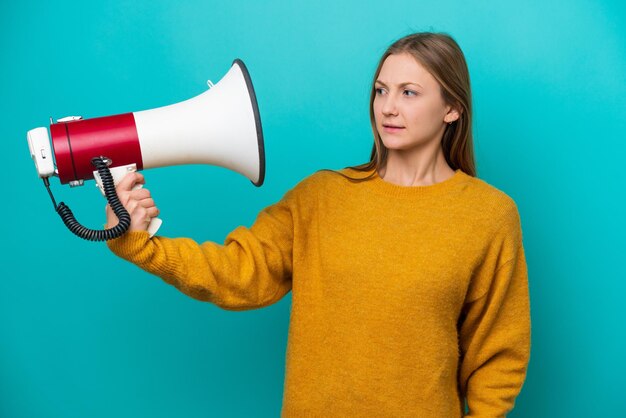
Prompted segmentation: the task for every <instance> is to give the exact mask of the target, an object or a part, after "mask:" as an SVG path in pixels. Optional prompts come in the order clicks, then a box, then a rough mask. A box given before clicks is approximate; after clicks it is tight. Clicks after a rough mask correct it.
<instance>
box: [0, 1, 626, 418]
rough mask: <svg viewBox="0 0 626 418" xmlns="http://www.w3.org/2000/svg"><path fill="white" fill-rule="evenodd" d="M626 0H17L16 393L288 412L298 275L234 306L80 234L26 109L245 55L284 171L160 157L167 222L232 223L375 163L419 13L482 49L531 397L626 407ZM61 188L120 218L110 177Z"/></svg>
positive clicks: (54, 112)
mask: <svg viewBox="0 0 626 418" xmlns="http://www.w3.org/2000/svg"><path fill="white" fill-rule="evenodd" d="M625 18H626V9H625V6H624V2H620V1H591V0H587V1H585V0H571V1H567V2H560V1H539V0H535V1H524V2H506V3H505V2H498V1H488V2H467V1H454V0H451V1H447V2H443V3H441V2H420V1H385V2H380V1H379V2H364V1H363V0H358V1H356V0H350V1H344V2H341V3H340V4H337V2H334V1H327V0H321V1H317V2H286V1H276V0H273V1H265V2H263V1H259V2H251V1H250V2H245V1H229V2H210V1H204V2H200V1H193V2H191V1H190V2H175V1H162V0H157V1H155V0H152V1H94V2H78V1H75V2H72V1H56V2H43V1H40V2H34V1H24V2H2V4H1V5H0V33H1V36H0V42H1V45H0V51H2V52H1V54H2V62H1V65H0V90H1V91H2V104H1V105H0V106H2V109H1V110H2V112H1V115H2V122H3V123H2V125H3V129H4V134H3V137H2V144H3V149H4V151H3V159H2V161H3V163H2V174H3V175H2V177H3V178H4V181H3V184H4V195H3V199H2V200H3V203H2V209H1V210H2V219H3V221H4V222H3V237H2V241H3V243H4V244H3V251H2V253H1V257H2V262H1V267H0V268H1V271H2V278H1V279H0V416H2V417H20V418H22V417H24V418H25V417H65V418H69V417H87V416H89V417H111V416H119V417H140V416H151V417H172V416H186V417H207V416H216V417H250V416H255V417H275V416H278V414H279V411H280V406H281V400H282V387H283V377H284V356H285V348H286V341H287V327H288V321H289V308H290V301H291V295H288V296H286V297H285V298H284V299H282V300H281V301H280V302H279V303H277V304H275V305H272V306H270V307H267V308H265V309H261V310H253V311H245V312H230V311H224V310H221V309H219V308H217V307H216V306H214V305H211V304H206V303H201V302H198V301H195V300H193V299H190V298H188V297H186V296H184V295H183V294H181V293H179V292H178V291H176V290H175V289H174V288H172V287H170V286H168V285H166V284H165V283H163V282H162V281H161V280H160V279H158V278H156V277H154V276H150V275H148V274H146V273H144V272H142V271H141V270H139V269H138V268H136V267H135V266H133V265H131V264H129V263H126V262H124V261H122V260H121V259H118V258H116V257H115V256H114V255H112V254H111V253H110V252H109V251H108V250H107V249H106V247H105V245H104V244H101V243H91V242H86V241H82V240H80V239H78V238H75V237H74V236H73V235H71V234H70V233H69V232H68V231H67V230H66V229H65V227H64V226H63V224H62V223H61V221H60V219H59V218H58V217H57V215H56V214H55V213H54V212H53V210H52V206H51V203H50V200H49V197H48V195H47V193H46V191H45V189H44V187H43V186H42V184H41V181H40V180H39V179H38V178H37V176H36V172H35V170H34V166H33V163H32V161H31V160H30V156H29V152H28V147H27V143H26V139H25V136H26V131H27V130H29V129H32V128H34V127H37V126H47V123H48V118H49V116H53V117H54V118H55V119H56V118H60V117H63V116H67V115H76V114H78V115H83V116H84V117H97V116H104V115H110V114H118V113H124V112H128V111H138V110H144V109H150V108H154V107H159V106H163V105H166V104H171V103H176V102H179V101H182V100H185V99H187V98H190V97H193V96H195V95H197V94H199V93H201V92H202V91H204V90H205V89H206V84H205V83H206V80H207V79H211V80H213V81H214V82H217V81H218V80H219V79H220V78H221V77H222V75H223V74H225V73H226V71H228V69H229V68H230V65H231V62H232V60H233V59H234V58H237V57H238V58H241V59H243V60H244V62H245V63H246V64H247V66H248V69H249V70H250V73H251V76H252V80H253V82H254V86H255V89H256V92H257V96H258V100H259V106H260V109H261V115H262V117H263V128H264V133H265V138H266V144H265V146H266V153H267V177H266V181H265V185H264V186H263V187H261V188H255V187H254V186H253V185H252V184H251V183H250V182H249V181H248V180H247V179H246V178H244V177H243V176H240V175H238V174H236V173H233V172H230V171H228V170H226V169H223V168H219V167H208V166H181V167H171V168H163V169H155V170H149V171H146V172H144V174H145V175H146V177H147V181H148V186H149V188H150V190H151V191H152V193H153V195H154V196H155V199H156V200H157V203H158V205H159V207H160V208H161V211H162V215H161V217H162V218H163V219H164V221H165V223H164V226H163V227H162V229H161V233H162V234H164V235H168V236H189V237H192V238H195V239H197V240H201V241H202V240H213V241H218V242H223V239H224V237H225V236H226V234H227V233H228V232H230V231H231V230H233V229H234V228H235V227H236V226H238V225H246V226H249V225H250V224H251V223H252V222H253V221H254V219H255V217H256V215H257V214H258V212H259V211H260V210H261V209H262V208H263V207H265V206H267V205H270V204H272V203H274V202H275V201H277V200H278V199H279V198H280V197H281V196H282V195H283V193H284V192H285V191H286V190H288V189H289V188H291V187H293V186H294V185H295V184H296V183H297V182H298V181H299V180H301V179H302V178H304V177H305V176H307V175H309V174H311V173H313V172H314V171H315V170H317V169H320V168H341V167H344V166H347V165H354V164H357V163H361V162H364V161H365V160H366V159H367V158H368V156H369V152H370V149H371V143H372V139H371V133H370V128H369V119H368V93H369V88H370V81H371V77H372V75H373V72H374V70H375V66H376V63H377V60H378V58H379V57H380V55H381V54H382V53H383V51H384V50H385V48H386V47H387V46H388V45H389V44H390V43H391V42H392V41H393V40H395V39H397V38H398V37H401V36H403V35H406V34H408V33H410V32H413V31H424V30H431V31H444V32H448V33H450V34H451V35H452V36H454V37H455V39H456V40H457V41H458V43H459V44H460V46H461V48H462V49H463V50H464V52H465V54H466V58H467V61H468V65H469V68H470V74H471V81H472V90H473V99H474V107H475V126H474V133H475V150H476V155H477V163H478V164H477V165H478V171H479V177H481V178H482V179H484V180H486V181H487V182H489V183H491V184H493V185H494V186H496V187H498V188H500V189H501V190H503V191H505V192H506V193H507V194H509V195H510V196H511V197H513V199H515V201H516V202H517V204H518V207H519V210H520V214H521V217H522V228H523V233H524V245H525V249H526V254H527V262H528V267H529V277H530V278H529V280H530V291H531V307H532V320H533V324H532V325H533V341H532V356H531V362H530V367H529V372H528V377H527V380H526V383H525V385H524V388H523V390H522V392H521V394H520V396H519V397H518V398H517V404H516V409H515V410H514V411H513V412H512V413H511V414H510V416H511V417H550V418H557V417H589V416H594V417H604V416H616V415H618V414H620V413H622V414H623V411H624V410H626V397H625V396H624V385H623V382H624V373H625V372H626V356H625V355H624V354H625V353H626V330H625V327H624V323H625V319H626V318H625V317H626V315H625V312H626V309H625V308H624V305H625V301H624V298H625V295H626V280H625V279H626V271H625V268H624V250H625V249H626V245H625V238H624V237H625V236H626V227H625V221H624V200H625V199H624V195H625V186H624V180H623V179H624V168H623V163H624V154H625V151H626V146H625V145H624V141H625V139H626V135H625V134H624V133H625V132H626V129H625V128H626V126H625V125H626V123H625V120H626V118H625V117H624V111H625V110H626V100H625V99H624V97H626V87H625V86H626V29H625V28H626V19H625ZM52 183H53V191H54V192H55V194H56V196H57V199H58V200H63V201H65V202H66V203H68V204H69V205H70V207H72V209H73V210H74V212H75V213H76V214H77V216H78V217H79V220H81V221H82V222H83V223H85V224H87V225H90V226H92V227H100V226H101V225H102V224H103V222H104V212H103V206H104V203H103V200H102V198H101V197H100V195H99V192H98V191H97V190H96V189H95V188H94V187H93V184H94V183H93V182H89V183H88V185H86V186H85V187H82V188H75V189H70V188H69V187H67V186H61V185H60V184H59V182H58V179H53V181H52Z"/></svg>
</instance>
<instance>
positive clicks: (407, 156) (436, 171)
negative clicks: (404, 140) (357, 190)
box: [379, 143, 454, 186]
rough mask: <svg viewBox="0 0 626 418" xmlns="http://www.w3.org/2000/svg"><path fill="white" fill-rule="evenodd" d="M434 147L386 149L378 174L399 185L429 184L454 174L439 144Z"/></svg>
mask: <svg viewBox="0 0 626 418" xmlns="http://www.w3.org/2000/svg"><path fill="white" fill-rule="evenodd" d="M436 145H437V147H434V149H431V150H428V149H420V150H417V149H416V150H388V153H387V161H386V162H385V163H384V164H383V167H381V168H380V170H379V176H380V177H381V178H382V179H384V180H385V181H388V182H390V183H393V184H397V185H400V186H430V185H432V184H436V183H440V182H442V181H444V180H446V179H448V178H450V177H452V176H453V175H454V170H453V169H452V168H451V167H450V166H449V165H448V162H447V161H446V159H445V157H444V155H443V150H442V148H441V144H440V143H438V144H436Z"/></svg>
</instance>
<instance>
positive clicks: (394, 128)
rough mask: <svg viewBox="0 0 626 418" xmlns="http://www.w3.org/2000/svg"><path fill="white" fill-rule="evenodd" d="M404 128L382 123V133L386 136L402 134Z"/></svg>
mask: <svg viewBox="0 0 626 418" xmlns="http://www.w3.org/2000/svg"><path fill="white" fill-rule="evenodd" d="M403 129H404V126H399V125H393V124H391V123H383V131H384V132H386V133H388V134H396V133H400V132H402V130H403Z"/></svg>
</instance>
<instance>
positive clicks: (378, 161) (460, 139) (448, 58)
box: [348, 32, 476, 180]
mask: <svg viewBox="0 0 626 418" xmlns="http://www.w3.org/2000/svg"><path fill="white" fill-rule="evenodd" d="M401 53H409V54H411V55H412V56H413V57H414V58H415V59H416V60H417V61H418V62H419V63H420V64H421V65H422V66H423V67H424V68H425V69H426V70H427V71H428V72H429V73H430V74H432V76H433V77H434V78H435V79H436V80H437V81H438V82H439V85H440V86H441V95H442V97H443V99H444V101H445V103H446V104H447V105H450V106H453V107H455V108H456V109H458V110H459V112H460V117H459V119H458V120H456V121H454V122H453V123H452V124H448V125H447V126H446V128H445V131H444V133H443V137H442V140H441V147H442V149H443V153H444V156H445V158H446V162H447V163H448V165H449V166H450V168H452V169H453V170H456V169H457V168H460V169H461V170H462V171H463V172H465V173H467V174H469V175H471V176H476V164H475V161H474V145H473V139H472V93H471V89H470V79H469V71H468V69H467V63H466V62H465V56H464V55H463V51H461V48H460V47H459V45H458V44H457V43H456V41H455V40H454V39H453V38H452V37H451V36H450V35H448V34H445V33H432V32H418V33H413V34H411V35H408V36H405V37H403V38H401V39H398V40H397V41H395V42H394V43H393V44H392V45H391V46H390V47H389V48H387V50H386V51H385V53H384V54H383V56H382V57H381V58H380V61H379V62H378V68H376V72H375V74H374V78H373V81H372V88H371V91H370V104H369V107H370V123H371V125H372V133H373V134H374V146H373V147H372V152H371V156H370V161H369V162H367V163H365V164H361V165H358V166H353V167H348V168H351V169H354V170H357V171H370V170H372V169H376V170H378V169H380V168H381V167H382V166H383V165H384V163H385V162H386V158H387V153H388V150H387V148H386V147H385V145H384V144H383V141H382V140H381V138H380V134H379V133H378V129H376V121H375V119H374V98H375V96H376V88H375V84H374V83H375V82H376V80H377V79H378V75H379V74H380V70H381V68H382V66H383V63H384V62H385V60H386V59H387V57H388V56H389V55H392V54H401ZM373 175H374V172H373V173H372V176H373ZM367 178H369V177H366V178H364V179H353V180H365V179H367Z"/></svg>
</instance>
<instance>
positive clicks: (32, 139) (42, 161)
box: [26, 127, 54, 178]
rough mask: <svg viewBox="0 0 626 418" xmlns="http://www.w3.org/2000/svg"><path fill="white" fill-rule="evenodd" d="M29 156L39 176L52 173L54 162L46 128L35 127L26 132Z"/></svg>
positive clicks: (42, 176)
mask: <svg viewBox="0 0 626 418" xmlns="http://www.w3.org/2000/svg"><path fill="white" fill-rule="evenodd" d="M26 138H27V139H28V148H30V156H31V158H32V159H33V161H34V163H35V168H36V169H37V173H38V174H39V177H40V178H44V177H50V176H52V175H53V174H54V162H53V161H52V147H51V146H50V137H49V136H48V129H46V128H41V127H40V128H35V129H31V130H30V131H28V133H27V134H26Z"/></svg>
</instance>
